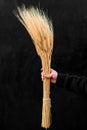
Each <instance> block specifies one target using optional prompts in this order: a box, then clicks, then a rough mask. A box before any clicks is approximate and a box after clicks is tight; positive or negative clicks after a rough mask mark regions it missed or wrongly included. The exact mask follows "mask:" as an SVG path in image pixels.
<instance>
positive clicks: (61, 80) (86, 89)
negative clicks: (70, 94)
mask: <svg viewBox="0 0 87 130" xmlns="http://www.w3.org/2000/svg"><path fill="white" fill-rule="evenodd" d="M57 85H58V86H59V87H63V88H65V89H67V90H70V91H74V92H76V93H79V94H80V93H81V94H87V77H85V76H82V77H80V76H75V75H69V74H61V73H59V74H58V78H57Z"/></svg>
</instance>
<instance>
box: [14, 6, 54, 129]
mask: <svg viewBox="0 0 87 130" xmlns="http://www.w3.org/2000/svg"><path fill="white" fill-rule="evenodd" d="M17 11H18V12H17V13H16V17H17V18H18V19H19V20H20V22H21V23H22V24H23V25H24V27H25V28H26V29H27V31H28V33H29V35H30V36H31V38H32V40H33V43H34V45H35V48H36V51H37V54H38V55H39V56H40V58H41V62H42V68H43V72H44V74H48V73H50V66H51V56H52V50H53V26H52V22H51V20H50V19H49V18H48V17H47V16H46V15H45V13H44V11H43V10H40V9H38V8H35V7H31V8H25V6H23V7H22V8H20V7H17ZM51 123H52V120H51V99H50V79H44V81H43V106H42V124H41V126H42V127H43V128H46V129H47V128H49V127H50V125H51Z"/></svg>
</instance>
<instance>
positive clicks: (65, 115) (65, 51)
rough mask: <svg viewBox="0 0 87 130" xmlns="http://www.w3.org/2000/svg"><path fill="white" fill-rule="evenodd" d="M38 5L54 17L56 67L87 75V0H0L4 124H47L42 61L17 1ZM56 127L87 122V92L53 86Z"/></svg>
mask: <svg viewBox="0 0 87 130" xmlns="http://www.w3.org/2000/svg"><path fill="white" fill-rule="evenodd" d="M22 3H24V4H25V5H26V6H31V5H34V6H38V7H41V8H42V9H44V11H46V12H47V13H48V15H49V17H51V18H52V20H53V27H54V50H53V55H52V67H54V68H55V69H56V70H57V71H59V72H61V73H70V74H76V75H80V76H86V75H87V1H86V0H43V1H42V0H0V127H1V128H2V129H5V128H6V129H8V128H9V129H27V128H28V129H30V130H34V129H38V130H41V129H42V128H41V108H42V87H41V86H42V82H41V79H40V69H41V61H40V59H39V57H38V55H37V53H36V50H35V48H34V45H33V42H32V40H31V38H30V36H29V35H28V33H27V31H26V29H25V28H24V27H23V26H22V25H21V23H20V22H19V21H18V20H17V18H16V17H15V16H14V14H13V11H14V9H16V6H17V5H19V6H21V5H22ZM51 98H52V119H53V121H52V126H51V127H50V130H57V129H59V130H60V129H66V128H69V129H75V128H85V127H86V128H87V124H86V121H87V112H86V111H87V99H86V98H87V97H86V96H84V95H79V94H77V93H73V92H71V91H67V90H65V89H62V88H60V87H57V86H52V87H51Z"/></svg>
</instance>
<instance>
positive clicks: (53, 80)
mask: <svg viewBox="0 0 87 130" xmlns="http://www.w3.org/2000/svg"><path fill="white" fill-rule="evenodd" d="M57 77H58V72H57V71H55V70H54V69H52V68H51V69H50V74H44V73H43V70H42V69H41V79H42V81H43V80H44V79H45V78H48V79H50V82H51V83H54V84H55V83H56V81H57Z"/></svg>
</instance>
